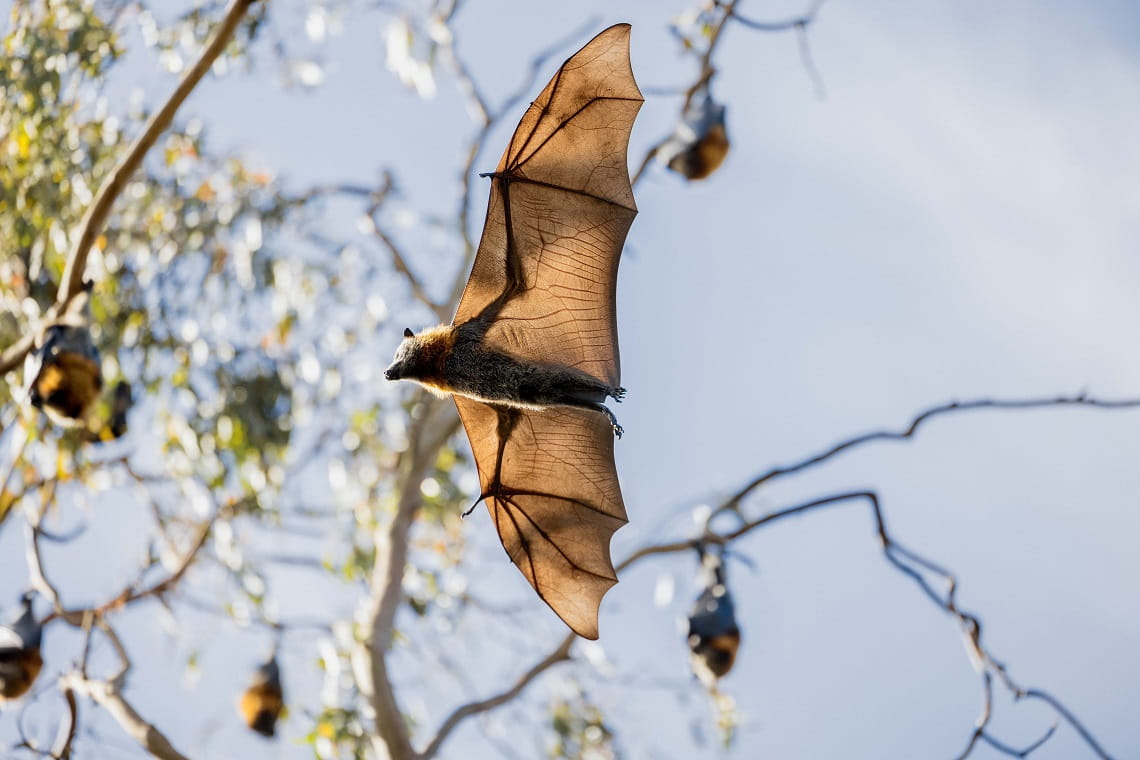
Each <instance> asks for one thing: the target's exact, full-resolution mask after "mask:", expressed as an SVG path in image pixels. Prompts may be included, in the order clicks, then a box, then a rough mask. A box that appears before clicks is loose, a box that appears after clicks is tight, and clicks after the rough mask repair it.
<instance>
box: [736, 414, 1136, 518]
mask: <svg viewBox="0 0 1140 760" xmlns="http://www.w3.org/2000/svg"><path fill="white" fill-rule="evenodd" d="M1049 406H1085V407H1092V408H1096V409H1140V399H1118V400H1104V399H1097V398H1090V397H1089V396H1086V395H1085V394H1084V393H1080V394H1078V395H1076V396H1057V397H1053V398H1037V399H1021V400H1016V399H1015V400H1004V401H1003V400H999V399H976V400H973V401H963V402H958V401H951V402H950V403H948V404H940V405H938V406H935V407H931V408H930V409H927V410H925V411H923V412H920V413H919V414H918V415H917V416H915V417H914V418H913V419H912V420H911V421H910V423H909V424H908V425H907V426H906V427H905V428H902V429H900V430H878V431H875V432H872V433H863V434H861V435H857V436H854V437H852V438H848V439H847V440H844V441H841V442H840V443H837V444H835V445H834V446H832V447H831V448H829V449H827V450H826V451H823V452H821V453H819V454H815V455H813V456H811V457H808V458H807V459H804V460H801V461H799V462H795V463H793V464H788V465H783V466H781V467H775V468H773V469H771V470H769V471H768V472H766V473H764V474H763V475H760V476H759V477H757V478H755V479H753V480H752V481H750V482H749V483H748V484H746V485H745V486H744V487H743V488H741V489H740V490H739V491H737V492H736V493H735V494H734V495H733V496H731V497H730V498H728V499H727V500H725V502H724V504H723V505H722V506H721V507H719V508H718V509H717V511H718V512H720V511H725V510H728V509H734V508H735V507H736V506H737V505H739V503H740V502H741V500H743V499H744V498H745V497H746V496H748V495H749V494H750V493H752V492H753V491H755V490H756V489H757V488H759V487H760V486H762V485H764V484H765V483H767V482H768V481H770V480H775V479H776V478H779V477H783V476H784V475H791V474H792V473H796V472H801V471H803V470H806V469H808V468H809V467H813V466H815V465H817V464H820V463H822V462H825V461H827V460H828V459H831V458H832V457H834V456H835V455H837V454H841V453H843V452H844V451H848V450H850V449H854V448H857V447H859V446H862V445H864V444H867V443H872V442H874V441H904V440H906V439H907V438H911V437H912V436H914V434H915V433H917V432H918V429H919V428H920V427H922V426H923V425H924V424H925V423H926V422H928V421H930V420H932V419H935V418H937V417H943V416H947V415H951V414H957V413H960V412H968V411H975V410H979V409H1040V408H1044V407H1049Z"/></svg>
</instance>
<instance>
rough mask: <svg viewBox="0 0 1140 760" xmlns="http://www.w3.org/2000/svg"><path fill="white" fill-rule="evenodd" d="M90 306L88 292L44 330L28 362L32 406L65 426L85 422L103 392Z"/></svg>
mask: <svg viewBox="0 0 1140 760" xmlns="http://www.w3.org/2000/svg"><path fill="white" fill-rule="evenodd" d="M87 288H88V289H89V288H90V284H88V285H87ZM86 305H87V292H86V291H85V292H83V293H80V294H79V295H77V296H76V297H75V298H74V299H73V300H72V304H71V306H70V307H69V310H68V312H67V313H65V314H64V315H62V316H61V317H60V318H59V319H56V320H55V321H53V322H52V323H51V324H48V325H46V326H45V327H44V328H43V330H42V331H41V332H40V334H39V336H38V337H37V339H36V343H35V347H34V349H33V350H32V351H31V352H30V353H29V354H28V357H27V359H26V360H25V362H24V379H25V382H26V385H27V388H28V399H29V400H30V401H31V403H32V406H34V407H36V408H37V409H42V410H44V412H46V413H47V415H48V416H49V417H51V418H52V420H53V421H55V422H57V423H59V424H61V425H67V426H74V425H76V424H78V423H79V422H81V421H82V418H83V416H84V415H85V414H86V413H87V410H88V409H89V408H90V407H91V403H92V402H93V401H94V400H95V398H96V397H97V396H98V395H99V391H100V390H102V388H103V376H102V373H101V370H100V366H99V351H98V350H96V348H95V343H94V342H93V341H92V340H91V333H90V332H89V331H88V329H87V320H86V316H85V314H84V311H85V310H86Z"/></svg>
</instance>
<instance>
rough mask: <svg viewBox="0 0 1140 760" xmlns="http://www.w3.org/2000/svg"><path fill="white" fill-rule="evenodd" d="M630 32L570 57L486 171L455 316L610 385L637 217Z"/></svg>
mask: <svg viewBox="0 0 1140 760" xmlns="http://www.w3.org/2000/svg"><path fill="white" fill-rule="evenodd" d="M629 29H630V28H629V25H628V24H618V25H616V26H611V27H610V28H609V29H606V30H605V31H603V32H602V33H601V34H599V35H598V36H597V37H595V38H594V39H592V40H591V41H590V42H589V43H588V44H587V45H586V46H585V47H583V48H582V49H581V50H579V51H578V52H577V53H575V54H574V55H573V56H571V57H570V58H569V59H568V60H567V61H566V63H564V64H563V65H562V68H560V69H559V70H558V73H556V74H555V75H554V78H553V79H551V80H550V83H549V84H547V85H546V88H545V89H544V90H543V91H542V93H541V94H540V95H539V96H538V98H536V99H535V101H534V102H533V103H532V104H531V106H530V108H528V109H527V111H526V113H525V114H524V115H523V117H522V121H521V122H520V123H519V126H518V128H517V129H516V130H515V133H514V136H513V137H512V138H511V141H510V144H509V145H508V146H507V149H506V151H505V152H504V153H503V157H502V159H501V160H500V161H499V165H498V167H497V168H496V169H495V171H494V172H493V173H492V174H491V198H490V202H489V204H488V208H487V221H486V223H485V225H484V228H483V237H482V239H481V240H480V242H479V249H478V252H477V253H476V256H475V263H474V266H473V268H472V271H471V277H470V279H469V280H468V281H467V288H466V289H465V290H464V291H463V298H462V300H461V301H460V303H459V309H458V310H457V312H456V314H455V319H454V324H457V325H459V324H463V323H465V322H468V321H470V320H472V319H483V320H485V321H486V322H487V323H488V324H489V329H488V332H487V334H486V337H485V339H484V341H485V344H486V345H487V346H488V347H490V348H494V349H497V350H501V351H503V352H505V353H508V354H510V355H512V356H514V357H516V358H519V359H523V360H529V361H536V362H542V363H547V364H556V365H561V366H570V367H575V368H577V369H580V370H582V371H583V372H586V373H587V374H589V375H592V376H594V377H595V378H597V379H599V380H602V381H603V382H605V383H606V384H607V385H609V386H610V387H613V388H616V387H617V386H618V385H619V380H620V365H619V358H618V348H617V320H616V309H615V297H614V292H615V289H616V285H617V268H618V259H619V257H620V256H621V249H622V246H623V245H624V244H625V236H626V233H627V232H628V231H629V226H630V224H632V222H633V218H634V216H635V215H636V214H637V206H636V205H635V204H634V200H633V189H632V187H631V186H630V183H629V167H628V165H627V161H626V152H627V149H628V145H629V134H630V130H631V129H632V128H633V120H634V117H635V116H636V115H637V112H638V109H640V108H641V104H642V97H641V92H640V91H639V90H638V89H637V83H636V82H635V81H634V79H633V71H632V69H631V67H630V61H629Z"/></svg>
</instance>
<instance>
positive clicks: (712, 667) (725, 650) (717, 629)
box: [689, 547, 740, 688]
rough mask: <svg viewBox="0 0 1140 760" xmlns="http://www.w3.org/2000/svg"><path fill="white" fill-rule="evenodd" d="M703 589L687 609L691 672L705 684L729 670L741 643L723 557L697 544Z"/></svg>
mask: <svg viewBox="0 0 1140 760" xmlns="http://www.w3.org/2000/svg"><path fill="white" fill-rule="evenodd" d="M698 551H699V552H700V554H701V572H702V575H703V576H704V582H703V585H704V590H703V591H702V592H701V595H700V596H699V597H697V601H696V603H695V604H694V605H693V611H692V612H690V613H689V649H690V651H691V653H692V657H691V662H692V666H693V672H694V673H695V674H696V676H697V678H698V679H700V681H701V682H702V683H704V684H705V685H706V686H708V687H710V688H711V687H712V685H713V684H715V683H716V681H717V680H718V679H720V678H723V677H724V676H725V675H727V674H728V671H730V670H732V665H733V663H735V662H736V652H737V650H738V649H739V647H740V626H738V625H737V623H736V613H735V609H734V605H733V603H732V594H730V593H728V585H727V583H726V580H725V572H724V557H723V555H721V554H714V553H713V552H711V551H706V550H705V548H704V547H698Z"/></svg>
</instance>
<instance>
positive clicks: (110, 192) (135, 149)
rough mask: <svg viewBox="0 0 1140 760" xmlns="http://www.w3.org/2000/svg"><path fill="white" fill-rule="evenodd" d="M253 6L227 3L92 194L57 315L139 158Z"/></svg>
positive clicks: (247, 0)
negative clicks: (201, 45) (164, 97)
mask: <svg viewBox="0 0 1140 760" xmlns="http://www.w3.org/2000/svg"><path fill="white" fill-rule="evenodd" d="M254 2H255V0H233V2H231V3H230V6H229V8H227V9H226V13H225V15H224V16H223V17H222V20H221V21H220V22H219V23H218V26H217V28H216V29H215V30H214V33H213V34H212V35H211V37H210V39H209V41H207V43H206V46H205V47H204V48H202V53H201V55H199V56H198V60H197V61H195V62H194V65H193V66H191V67H190V68H189V69H187V71H186V73H185V74H184V75H183V76H182V79H181V80H180V81H179V82H178V86H177V87H175V88H174V92H172V93H171V94H170V97H169V98H167V100H166V102H165V103H164V104H163V106H162V108H160V109H158V110H157V111H155V112H154V114H152V115H151V117H150V119H149V120H147V123H146V126H145V127H143V131H142V133H141V134H140V135H139V136H138V137H137V138H135V141H134V142H133V143H132V144H131V147H130V149H129V150H127V152H126V154H125V155H124V156H123V157H122V158H121V159H120V160H119V163H118V164H117V165H116V166H115V168H114V169H112V170H111V173H110V174H108V175H107V177H106V178H105V179H104V180H103V184H102V185H100V186H99V190H98V192H96V193H95V199H94V200H93V201H92V203H91V205H90V206H89V207H88V209H87V213H86V214H85V215H84V217H83V221H82V222H81V223H80V226H79V232H78V234H77V235H76V236H75V244H74V245H73V246H72V248H71V252H70V253H69V254H68V257H67V264H66V265H65V267H64V270H63V278H62V279H61V281H60V284H59V293H58V295H57V296H56V309H57V312H62V311H64V310H65V309H66V307H67V305H68V304H69V303H70V302H71V299H72V298H74V297H75V296H76V295H77V294H78V293H80V292H81V291H82V290H83V271H84V269H85V267H86V264H87V254H88V253H90V251H91V246H92V245H93V244H94V242H95V238H96V237H98V235H99V233H100V232H101V231H102V229H103V225H104V224H105V223H106V221H107V217H108V215H109V214H110V213H111V208H112V206H113V205H114V203H115V201H116V200H117V199H118V197H119V195H120V194H121V193H122V192H123V188H125V187H126V185H127V182H129V181H130V179H131V177H132V176H133V175H134V173H135V172H136V171H138V168H139V166H141V165H142V160H143V157H144V156H145V155H146V154H147V151H149V150H150V149H151V147H152V146H153V145H154V143H155V141H156V140H158V137H159V135H161V134H162V133H163V132H165V131H166V129H167V127H169V126H170V123H171V122H172V121H173V120H174V115H175V114H176V113H177V112H178V109H179V107H180V106H181V105H182V103H183V102H184V101H185V100H186V98H187V97H188V96H189V95H190V93H191V92H192V91H193V90H194V88H195V87H197V86H198V83H199V82H200V81H201V80H202V77H203V76H205V74H206V72H207V71H209V70H210V67H211V66H213V65H214V61H215V60H217V58H218V56H219V55H221V53H222V51H223V50H224V49H225V47H226V45H228V44H229V42H230V39H231V38H232V37H233V35H234V32H235V31H236V30H237V27H238V24H239V23H241V20H242V18H243V17H244V16H245V12H246V10H248V9H249V7H250V6H251V5H252V4H253V3H254Z"/></svg>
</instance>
